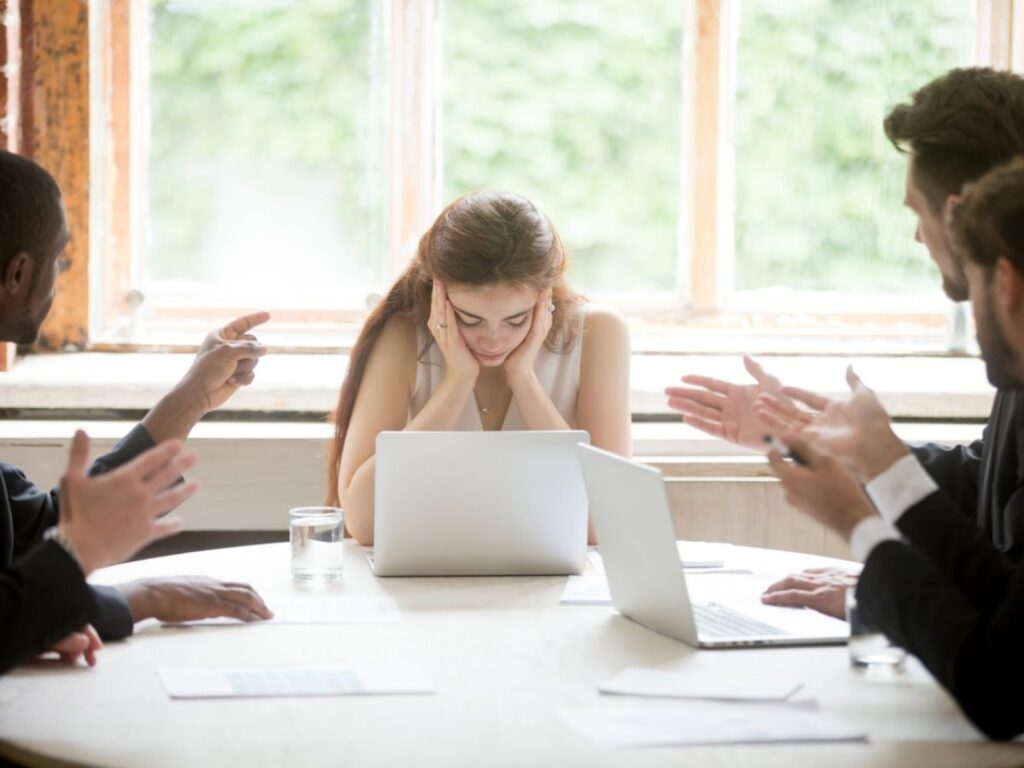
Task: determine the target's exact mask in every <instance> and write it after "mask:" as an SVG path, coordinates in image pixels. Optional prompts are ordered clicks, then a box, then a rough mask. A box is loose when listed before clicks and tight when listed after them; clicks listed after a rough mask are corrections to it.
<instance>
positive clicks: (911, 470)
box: [864, 453, 939, 525]
mask: <svg viewBox="0 0 1024 768" xmlns="http://www.w3.org/2000/svg"><path fill="white" fill-rule="evenodd" d="M938 488H939V486H937V485H936V484H935V481H934V480H932V478H931V476H930V475H929V474H928V473H927V472H925V470H924V467H922V466H921V462H919V461H918V460H917V457H916V456H914V454H912V453H911V454H907V455H906V456H904V457H903V458H902V459H900V460H899V461H897V462H896V463H895V464H893V465H892V466H891V467H889V468H888V469H887V470H885V472H883V473H882V474H880V475H879V476H878V477H876V478H875V479H874V480H872V481H871V482H870V483H868V484H867V485H866V486H864V490H865V491H867V493H868V496H869V497H870V498H871V501H872V502H874V505H875V508H876V509H877V510H878V511H879V513H880V514H881V515H882V517H884V518H885V519H886V520H887V521H888V522H889V523H890V524H891V525H896V521H898V520H899V519H900V517H901V516H902V515H903V513H904V512H906V511H907V510H908V509H910V508H911V507H912V506H914V505H915V504H917V502H919V501H920V500H921V499H923V498H924V497H925V496H927V495H928V494H930V493H934V492H935V491H937V490H938Z"/></svg>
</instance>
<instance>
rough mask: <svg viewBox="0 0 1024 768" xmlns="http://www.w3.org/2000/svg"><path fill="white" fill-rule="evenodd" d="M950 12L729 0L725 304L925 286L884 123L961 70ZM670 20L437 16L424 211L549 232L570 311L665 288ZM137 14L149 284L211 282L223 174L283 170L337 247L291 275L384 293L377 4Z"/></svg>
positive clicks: (558, 13) (507, 13)
mask: <svg viewBox="0 0 1024 768" xmlns="http://www.w3.org/2000/svg"><path fill="white" fill-rule="evenodd" d="M969 5H970V4H967V3H963V2H961V0H929V1H928V2H913V3H911V2H898V1H897V0H868V1H866V2H854V1H853V0H744V2H743V3H742V5H741V6H740V8H741V19H740V28H739V38H738V45H737V72H736V84H737V90H736V94H735V98H736V112H735V149H736V154H735V179H734V180H735V217H734V225H735V287H736V288H738V289H747V288H766V287H771V286H786V287H789V288H803V289H834V290H846V289H878V288H883V289H887V290H893V291H902V290H916V289H918V288H930V287H933V286H934V283H935V278H934V273H933V271H932V269H931V267H930V266H929V264H928V261H927V259H926V258H925V257H924V253H923V251H922V249H921V247H920V246H918V245H917V244H915V243H914V242H913V240H912V234H913V226H914V225H913V221H912V218H911V217H910V216H909V214H907V213H906V212H905V211H903V210H902V209H901V205H900V203H901V200H902V195H903V189H902V185H903V163H902V161H901V160H900V158H899V156H898V155H897V154H896V153H895V152H894V150H893V149H892V148H891V146H889V145H888V143H887V142H886V140H885V138H884V136H883V134H882V130H881V120H882V117H883V116H884V114H885V113H886V111H887V110H888V109H889V108H890V107H891V106H892V105H893V104H894V103H896V102H898V101H901V100H903V99H905V98H906V97H907V96H908V94H909V93H910V91H912V90H913V89H915V88H916V87H918V86H919V85H921V84H923V83H924V82H926V81H927V80H929V79H931V78H932V77H934V76H935V75H937V74H939V73H941V72H943V71H945V70H946V69H948V68H949V67H951V66H955V65H958V64H961V63H963V61H964V56H963V53H962V51H963V40H964V38H965V35H969V34H970V28H971V19H970V17H969V15H968V14H969V13H970V7H969ZM684 10H685V3H684V2H682V1H681V0H640V1H639V2H636V3H612V2H602V1H597V2H595V0H557V1H555V0H518V2H515V3H509V2H505V1H504V0H446V2H445V3H444V9H443V12H444V18H445V24H444V38H443V105H442V106H443V112H442V114H443V118H442V130H443V136H442V141H443V155H444V156H443V165H442V167H443V176H444V178H443V182H444V183H443V197H444V200H441V201H438V202H439V204H440V203H443V202H447V200H449V199H451V198H453V197H455V196H456V195H458V194H462V193H464V192H467V191H470V190H473V189H479V188H483V187H490V188H499V189H507V190H511V191H515V192H519V193H521V194H524V195H526V196H527V197H529V198H531V199H532V200H533V201H534V202H535V203H536V204H537V205H538V206H540V207H541V208H542V209H543V210H545V211H546V212H547V213H548V214H549V215H550V216H551V218H552V220H553V221H554V223H555V225H556V226H557V227H558V229H559V231H560V232H561V234H562V237H563V239H564V240H565V241H566V244H567V245H568V246H569V248H570V251H571V252H572V254H573V257H574V267H573V277H574V281H575V283H576V284H577V285H578V286H580V287H581V288H582V289H584V290H585V291H639V290H642V291H648V290H672V289H674V288H675V285H676V279H677V273H678V271H679V268H678V264H679V261H678V259H679V255H680V254H679V244H678V242H677V223H678V218H679V215H680V209H681V206H682V205H685V204H686V203H685V201H681V200H680V178H679V168H680V154H679V153H680V149H681V138H680V131H681V120H680V117H681V116H680V105H681V87H682V84H681V65H682V55H681V41H682V23H683V13H684ZM150 14H151V26H150V34H151V56H150V68H151V71H150V77H149V88H150V90H149V103H150V116H151V124H150V126H149V128H150V132H149V173H150V178H149V209H150V211H149V212H150V217H149V218H150V221H151V230H150V234H149V240H150V241H149V242H148V244H147V261H148V268H149V271H150V274H151V275H152V277H153V278H154V279H156V280H190V281H199V282H202V281H204V280H209V279H210V275H211V274H212V273H213V271H214V270H213V269H212V266H213V264H212V262H213V261H214V260H216V259H218V258H220V257H221V254H220V252H219V251H217V247H215V245H213V244H212V243H214V240H212V239H211V238H213V237H214V236H213V232H214V230H215V229H216V223H217V222H218V220H219V219H220V217H223V216H225V215H227V214H229V213H231V208H232V205H233V204H235V205H236V206H237V205H240V204H241V203H239V202H238V201H237V200H235V199H234V198H233V197H232V194H231V193H230V189H231V188H230V185H229V186H228V187H225V185H224V179H225V178H226V177H228V176H230V174H231V172H232V169H243V170H244V178H245V184H246V185H249V186H250V187H251V186H253V185H255V186H258V187H265V190H262V191H261V194H262V192H264V191H265V192H266V194H268V195H272V194H273V193H274V191H275V189H276V187H277V186H278V185H282V182H281V181H280V174H281V172H282V169H290V170H289V172H290V173H293V174H294V175H295V176H296V178H299V179H300V180H301V179H303V178H306V176H305V175H309V176H310V178H313V177H316V178H320V179H321V181H323V179H324V178H327V179H328V180H329V181H327V182H323V183H321V184H320V186H319V187H315V186H311V187H310V189H313V190H314V192H311V193H310V194H315V195H316V196H318V197H326V198H329V199H328V200H327V201H326V204H327V205H328V208H327V210H329V212H330V214H331V216H330V218H331V219H332V226H333V227H335V229H336V230H337V233H338V235H337V240H338V242H339V245H338V247H337V252H334V248H333V247H329V248H326V249H325V250H327V251H328V252H326V253H318V254H305V253H301V252H299V253H295V254H292V255H291V256H292V258H294V259H296V260H298V261H299V263H301V264H304V265H306V267H307V268H308V269H310V270H312V271H313V272H314V273H315V280H316V281H317V283H319V284H321V285H323V284H326V285H333V284H338V283H345V282H353V281H354V282H358V283H360V284H366V285H375V286H378V287H379V286H380V285H382V284H383V283H384V282H386V280H387V274H386V258H385V248H386V245H387V243H386V210H385V204H386V191H387V189H388V172H389V171H388V168H387V167H386V163H385V159H386V152H385V150H386V136H387V133H386V130H387V126H386V115H385V107H386V94H385V90H384V89H385V85H386V84H385V80H386V77H385V74H386V72H385V64H384V62H385V61H386V54H385V52H384V50H383V46H384V44H385V39H386V38H385V35H384V30H383V28H382V21H381V19H382V16H381V15H380V14H381V9H380V7H379V3H378V2H376V0H288V1H283V0H273V1H270V0H218V1H215V0H209V1H204V0H151V2H150ZM226 189H227V190H228V191H227V192H226V191H225V190H226ZM281 189H284V190H287V189H289V187H287V185H283V186H281ZM281 196H282V199H281V200H280V203H279V205H280V210H281V211H282V214H281V221H275V220H274V217H269V218H268V217H262V218H268V220H262V218H261V217H259V216H257V217H255V218H256V219H257V220H254V221H251V222H249V224H248V226H251V227H254V228H256V229H255V231H257V232H260V231H266V232H268V233H269V232H271V231H272V230H273V229H274V228H275V227H277V228H280V227H281V226H285V225H286V223H287V222H288V221H290V220H295V219H294V217H295V216H299V215H300V214H301V211H302V209H303V207H306V206H308V205H309V203H310V201H309V200H308V199H304V198H303V196H302V195H295V194H290V193H287V192H282V193H281ZM320 202H323V201H320ZM288 211H291V212H292V216H293V218H292V219H289V217H288V216H289V215H288V213H287V212H288ZM234 215H235V216H236V217H237V216H238V215H239V214H238V212H237V211H235V212H234ZM291 226H293V228H295V229H298V230H301V227H296V226H295V225H294V224H292V225H291ZM261 228H263V229H261ZM301 235H302V232H301V231H297V232H296V238H297V240H299V241H301ZM251 241H252V238H250V242H251ZM216 242H217V243H221V242H223V239H222V240H220V241H216ZM218 247H219V246H218ZM300 250H301V249H300ZM264 255H265V254H260V253H253V254H251V256H252V258H253V260H254V261H257V262H259V261H260V259H261V258H262V257H263V256H264ZM683 255H684V256H685V255H686V254H683ZM244 257H245V254H242V255H239V254H235V256H234V258H236V259H244ZM307 257H308V258H307Z"/></svg>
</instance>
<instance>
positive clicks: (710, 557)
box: [587, 541, 735, 574]
mask: <svg viewBox="0 0 1024 768" xmlns="http://www.w3.org/2000/svg"><path fill="white" fill-rule="evenodd" d="M730 546H731V545H729V544H708V543H705V542H691V541H678V542H676V549H677V550H678V551H679V560H680V561H681V562H682V564H683V568H684V569H685V570H694V571H698V570H705V569H716V568H725V567H726V555H727V553H728V549H727V548H728V547H730ZM587 559H588V560H589V561H590V565H591V566H592V567H593V569H594V571H596V572H597V573H599V574H603V573H604V572H605V570H604V560H603V559H602V557H601V552H600V551H599V550H596V549H592V550H590V551H589V552H587ZM729 568H730V569H732V568H735V565H733V564H732V563H730V564H729Z"/></svg>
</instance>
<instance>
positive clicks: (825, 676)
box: [0, 542, 1024, 768]
mask: <svg viewBox="0 0 1024 768" xmlns="http://www.w3.org/2000/svg"><path fill="white" fill-rule="evenodd" d="M345 546H346V555H345V557H346V560H345V574H344V582H343V584H342V586H341V587H339V588H337V591H339V592H341V593H343V594H350V595H370V596H373V595H377V596H380V595H387V596H391V597H393V598H394V599H395V601H396V602H397V605H398V607H399V609H400V611H401V621H399V622H397V623H381V624H331V625H297V624H276V625H275V624H250V625H231V626H207V627H189V628H173V627H163V626H160V625H159V624H157V623H156V622H152V621H151V622H146V623H144V624H140V625H139V626H138V627H137V631H136V633H135V635H134V636H133V637H132V638H130V639H129V640H127V641H125V642H120V643H111V644H109V645H107V646H106V647H105V648H104V649H103V650H102V652H101V653H100V658H99V663H98V664H97V666H96V667H95V668H93V669H88V668H85V667H77V668H67V667H61V666H58V665H56V664H43V663H38V662H36V663H33V664H30V665H28V666H24V667H20V668H18V669H16V670H13V671H12V672H10V673H8V674H7V675H5V676H3V677H2V678H0V755H3V756H7V757H9V758H13V759H18V760H23V761H27V762H29V763H31V764H40V765H51V764H65V763H73V764H88V765H103V766H147V767H149V768H155V767H156V766H201V765H218V766H234V765H245V766H262V765H284V766H290V767H294V768H298V767H299V766H315V765H360V766H363V765H369V766H409V765H416V766H504V765H508V766H522V765H530V766H537V765H572V766H590V765H593V766H613V765H615V766H621V765H630V766H634V765H635V766H647V765H652V766H653V765H708V766H745V765H751V766H753V765H756V766H780V768H782V767H784V768H793V766H812V765H813V766H818V765H828V766H830V768H840V767H841V766H864V765H872V766H874V765H879V766H881V765H891V766H901V768H902V767H905V766H917V765H920V766H927V767H928V768H939V767H940V766H962V765H971V766H981V765H1020V764H1021V763H1024V751H1022V750H1021V749H1020V748H1019V747H1018V746H1014V745H1005V744H992V743H988V742H985V741H983V740H981V739H980V738H979V736H978V735H977V733H976V732H975V731H974V729H973V728H972V727H971V726H970V725H969V724H968V723H967V722H966V721H965V720H964V718H963V717H962V716H961V715H960V714H959V712H958V711H957V709H956V707H955V705H954V704H953V702H952V701H951V700H950V698H949V697H948V696H947V695H946V694H945V693H944V692H943V691H942V690H941V689H940V688H939V687H938V686H937V685H936V684H935V683H934V682H933V681H932V680H931V678H930V677H929V676H928V675H927V673H926V672H924V671H923V669H922V668H921V667H920V666H919V665H917V664H916V662H915V663H911V664H910V665H909V667H908V670H907V671H906V672H905V673H904V674H903V675H900V676H897V677H893V678H888V679H882V680H878V679H874V678H871V677H868V676H865V675H864V674H862V673H859V672H857V671H855V670H853V669H851V668H850V665H849V663H848V660H847V651H846V648H845V647H841V646H839V647H836V646H833V647H813V648H774V649H757V650H739V651H737V650H728V651H696V650H694V649H692V648H689V647H687V646H685V645H683V644H681V643H678V642H675V641H673V640H670V639H668V638H665V637H662V636H660V635H658V634H656V633H654V632H652V631H650V630H647V629H645V628H643V627H641V626H638V625H637V624H634V623H633V622H631V621H628V620H626V619H624V618H623V617H621V616H619V615H618V614H617V613H616V612H615V611H614V610H613V609H612V608H611V607H608V606H575V605H560V599H561V596H562V591H563V588H564V586H565V582H566V580H565V578H564V577H515V578H395V579H377V578H374V576H373V575H372V574H371V573H370V571H369V569H368V567H367V563H366V559H365V553H364V551H363V550H362V549H361V548H360V547H358V546H357V545H355V544H354V543H352V542H346V545H345ZM731 552H732V553H733V554H735V555H736V557H737V558H738V559H739V560H740V561H742V562H743V563H744V564H745V565H746V566H747V567H750V568H752V569H753V570H755V571H756V572H757V573H758V574H760V575H762V576H764V577H765V578H766V579H767V578H771V577H775V576H778V575H779V574H781V573H785V572H789V571H792V570H796V569H799V568H802V567H805V566H809V565H816V564H826V563H831V564H835V563H836V562H837V561H833V560H828V559H825V558H814V557H808V556H805V555H797V554H792V553H785V552H773V551H769V550H758V549H751V548H745V547H735V548H732V549H731ZM288 558H289V551H288V546H287V545H286V544H270V545H262V546H253V547H240V548H236V549H223V550H212V551H206V552H196V553H189V554H185V555H176V556H173V557H164V558H156V559H152V560H146V561H139V562H135V563H128V564H125V565H121V566H117V567H114V568H108V569H105V570H104V571H101V572H99V573H97V574H96V576H95V578H94V581H96V582H101V583H117V582H119V581H125V580H128V579H131V578H136V577H138V576H156V575H176V574H205V575H208V576H215V577H218V578H224V579H232V580H245V581H248V582H250V583H251V584H253V586H255V587H256V588H257V589H259V590H260V591H261V592H262V593H264V595H265V596H266V597H267V600H268V603H269V604H270V605H271V608H273V607H274V605H275V603H276V604H277V605H278V606H280V605H281V604H282V602H287V601H288V600H289V595H290V594H295V590H300V589H302V588H301V587H298V586H296V585H294V584H293V582H292V581H291V579H290V575H289V559H288ZM730 559H732V555H730ZM591 568H593V566H591ZM703 578H712V577H709V576H706V577H703ZM752 586H753V585H752ZM756 595H757V591H756V589H752V591H751V595H750V600H751V602H752V603H756V600H757V597H756ZM777 610H784V609H777ZM390 662H403V663H407V664H411V665H413V666H415V667H417V668H418V669H420V670H421V671H422V672H423V673H424V674H425V675H426V676H427V677H428V678H429V679H430V680H431V682H432V683H433V684H434V685H435V686H436V688H437V693H436V694H434V695H409V696H349V697H323V698H297V697H296V698H273V699H271V698H268V699H258V698H238V699H189V700H172V699H170V698H169V697H168V696H167V694H166V693H165V691H164V689H163V687H162V684H161V681H160V679H159V677H158V676H157V673H156V668H157V667H158V666H211V667H224V666H241V665H260V664H310V665H313V664H350V665H366V664H377V663H390ZM684 663H685V664H687V665H693V664H699V665H701V666H702V667H707V668H713V669H715V670H717V671H720V672H721V674H723V675H753V676H757V675H762V674H765V672H766V670H770V671H771V672H772V673H774V674H786V675H790V676H793V677H795V678H796V679H799V680H802V681H803V682H804V686H805V687H804V693H805V694H807V695H809V696H813V697H816V698H817V699H818V701H819V705H820V708H821V709H823V710H825V711H827V712H832V713H835V714H839V715H841V716H843V717H844V718H846V719H847V720H849V721H850V722H852V723H854V724H857V725H859V726H861V727H863V728H865V729H866V730H867V731H868V733H869V734H870V742H869V743H851V744H806V745H774V746H765V745H761V746H724V747H722V746H720V747H675V748H650V749H629V750H609V749H603V748H600V747H597V746H595V745H594V744H592V743H590V742H589V741H587V740H585V739H584V738H582V737H581V736H579V735H578V734H577V733H576V732H574V731H572V730H570V729H569V728H568V727H567V726H565V725H564V724H563V723H562V722H561V721H560V720H559V719H558V718H557V716H556V711H557V710H558V709H560V708H562V707H572V706H584V705H590V704H594V703H597V702H599V701H601V700H602V699H603V698H604V699H607V698H608V697H602V695H601V694H599V693H598V691H597V685H598V684H599V683H600V682H602V681H603V680H605V679H607V678H609V677H610V676H612V675H613V674H615V673H617V672H619V671H620V670H622V669H624V668H626V667H629V666H663V667H672V666H676V665H680V664H684Z"/></svg>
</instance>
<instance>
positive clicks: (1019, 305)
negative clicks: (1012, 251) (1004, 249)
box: [993, 256, 1024, 317]
mask: <svg viewBox="0 0 1024 768" xmlns="http://www.w3.org/2000/svg"><path fill="white" fill-rule="evenodd" d="M993 271H994V273H995V274H994V275H993V280H994V282H995V285H994V286H993V288H994V290H993V299H994V301H995V302H996V304H997V305H998V307H999V309H1000V310H1001V311H1002V313H1003V314H1004V315H1005V316H1006V317H1018V316H1022V315H1024V272H1021V271H1020V270H1019V269H1017V267H1016V266H1014V264H1013V262H1011V261H1010V260H1009V259H1008V258H1006V257H1005V256H1000V257H999V258H998V259H996V263H995V268H994V270H993Z"/></svg>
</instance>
